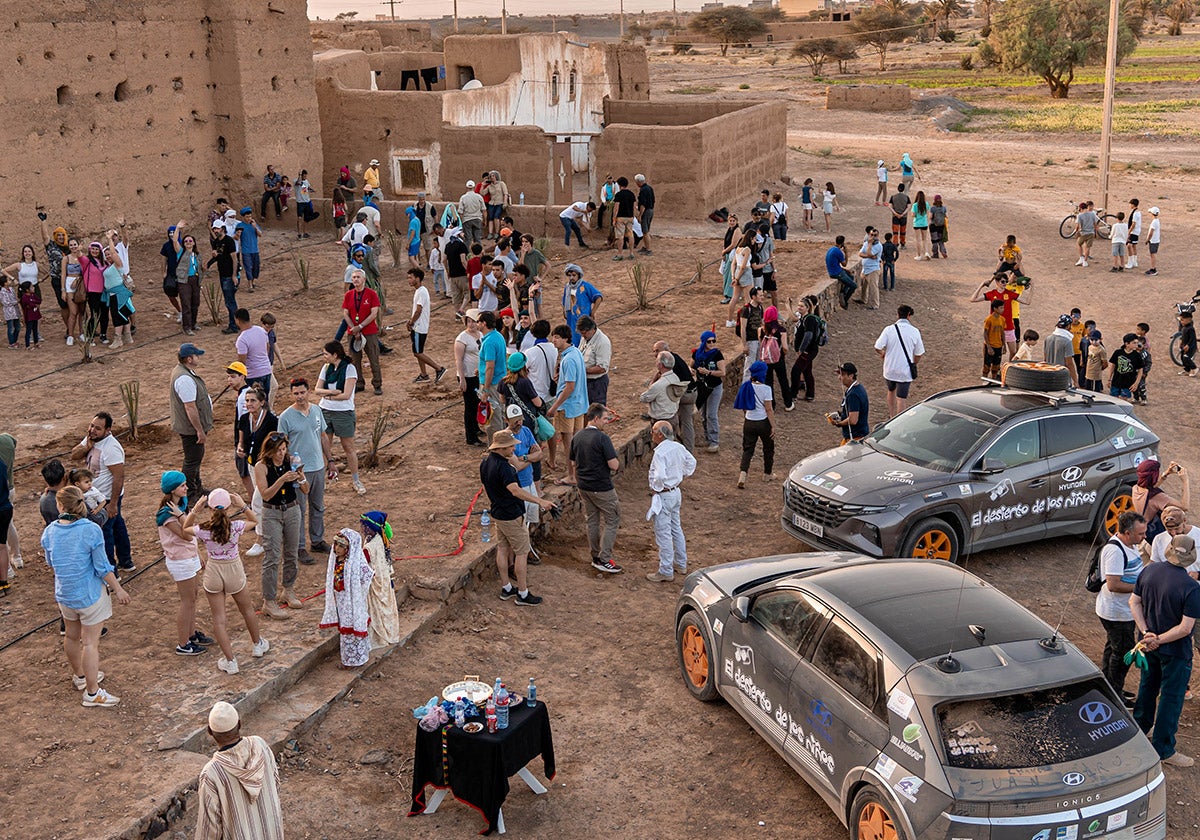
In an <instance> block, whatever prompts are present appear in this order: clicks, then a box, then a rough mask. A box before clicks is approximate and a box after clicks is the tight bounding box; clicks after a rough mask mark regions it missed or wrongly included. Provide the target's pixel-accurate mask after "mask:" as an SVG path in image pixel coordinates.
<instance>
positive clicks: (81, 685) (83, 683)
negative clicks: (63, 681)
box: [71, 671, 104, 691]
mask: <svg viewBox="0 0 1200 840" xmlns="http://www.w3.org/2000/svg"><path fill="white" fill-rule="evenodd" d="M102 682H104V672H103V671H97V672H96V683H97V684H99V683H102ZM71 684H72V685H74V686H75V690H76V691H87V677H71Z"/></svg>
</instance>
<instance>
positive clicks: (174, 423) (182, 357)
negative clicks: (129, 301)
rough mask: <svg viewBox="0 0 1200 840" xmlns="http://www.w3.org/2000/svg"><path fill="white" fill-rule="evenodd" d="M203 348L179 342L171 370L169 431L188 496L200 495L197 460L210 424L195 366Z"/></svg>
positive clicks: (205, 391)
mask: <svg viewBox="0 0 1200 840" xmlns="http://www.w3.org/2000/svg"><path fill="white" fill-rule="evenodd" d="M203 355H204V351H203V350H201V349H200V348H199V347H197V346H196V345H194V344H181V345H180V346H179V353H178V355H177V357H178V359H179V364H177V365H176V366H175V369H174V370H173V371H171V394H170V401H171V430H172V431H173V432H175V434H177V435H179V439H180V441H182V443H183V474H184V475H186V476H187V489H188V496H189V497H191V498H193V499H199V498H200V497H201V496H203V495H204V490H203V487H204V485H203V484H202V483H201V481H200V462H201V461H203V460H204V443H205V440H206V439H207V438H208V433H209V432H210V431H212V427H213V410H212V400H211V399H210V398H209V396H208V388H206V387H205V385H204V380H203V379H202V378H201V377H200V374H198V373H196V368H198V367H199V366H200V357H201V356H203Z"/></svg>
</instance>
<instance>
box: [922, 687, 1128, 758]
mask: <svg viewBox="0 0 1200 840" xmlns="http://www.w3.org/2000/svg"><path fill="white" fill-rule="evenodd" d="M937 717H938V726H939V728H940V730H941V736H942V744H943V746H944V748H945V754H946V763H947V764H948V765H949V766H951V767H961V768H964V769H969V770H1010V769H1016V768H1024V767H1044V766H1046V765H1048V764H1060V763H1062V762H1066V761H1077V760H1079V759H1082V758H1087V757H1088V756H1093V755H1097V754H1099V753H1102V752H1107V751H1108V750H1111V749H1113V748H1114V747H1118V746H1120V745H1121V744H1124V743H1125V742H1126V741H1128V740H1130V739H1131V738H1133V737H1135V736H1136V735H1137V733H1138V728H1137V726H1136V725H1135V724H1134V722H1133V721H1132V720H1131V719H1130V717H1129V715H1127V714H1126V713H1125V709H1124V708H1123V707H1122V706H1121V704H1119V703H1117V702H1115V701H1114V700H1113V699H1112V694H1111V693H1110V692H1109V691H1108V689H1107V686H1106V685H1105V683H1104V682H1103V681H1102V680H1100V679H1091V680H1084V681H1081V682H1076V683H1071V684H1070V685H1065V686H1059V687H1057V688H1049V689H1043V690H1041V691H1031V692H1027V693H1024V694H1011V695H1008V696H1005V697H988V698H985V699H978V700H961V701H951V702H947V703H942V704H941V705H939V706H938V707H937Z"/></svg>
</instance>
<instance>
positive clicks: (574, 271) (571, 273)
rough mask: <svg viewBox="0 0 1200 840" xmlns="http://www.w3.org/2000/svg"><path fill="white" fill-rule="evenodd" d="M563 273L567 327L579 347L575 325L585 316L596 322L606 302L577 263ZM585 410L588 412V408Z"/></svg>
mask: <svg viewBox="0 0 1200 840" xmlns="http://www.w3.org/2000/svg"><path fill="white" fill-rule="evenodd" d="M563 273H564V274H566V276H567V282H566V284H565V285H564V286H563V296H562V308H563V315H564V316H565V317H566V319H567V326H568V327H570V329H571V343H572V344H574V345H575V346H576V347H578V346H579V342H580V341H582V340H583V336H581V335H580V334H579V333H578V332H577V331H576V330H575V324H576V323H577V322H578V321H579V319H580V317H581V316H583V315H587V316H588V317H590V318H591V319H592V320H593V321H594V320H595V319H596V313H597V312H599V311H600V302H601V301H603V300H604V295H602V294H600V290H599V289H597V288H596V287H595V286H593V285H592V284H591V283H588V282H585V281H584V279H583V269H582V268H580V267H579V266H577V265H576V264H575V263H570V264H569V265H568V266H567V267H566V269H565V270H564V271H563ZM584 408H585V410H586V406H585V407H584Z"/></svg>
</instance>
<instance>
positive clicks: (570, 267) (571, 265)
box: [563, 263, 583, 280]
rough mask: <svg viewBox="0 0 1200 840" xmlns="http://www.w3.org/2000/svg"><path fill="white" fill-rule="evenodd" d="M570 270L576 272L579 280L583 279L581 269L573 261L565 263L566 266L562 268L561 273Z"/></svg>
mask: <svg viewBox="0 0 1200 840" xmlns="http://www.w3.org/2000/svg"><path fill="white" fill-rule="evenodd" d="M570 271H574V272H575V273H576V274H578V275H579V279H580V280H582V279H583V269H582V268H580V267H579V266H578V265H576V264H575V263H567V267H566V268H564V269H563V274H566V273H567V272H570Z"/></svg>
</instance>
